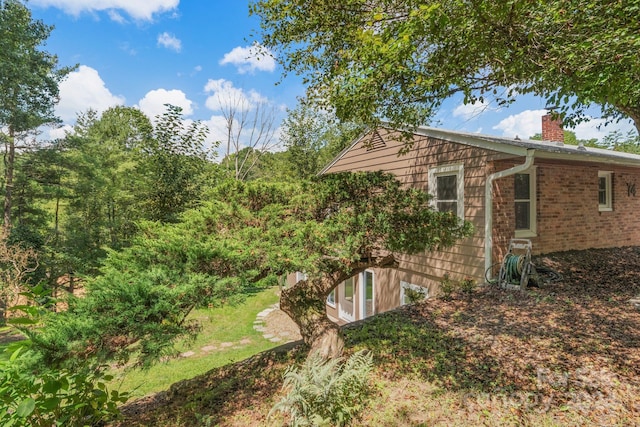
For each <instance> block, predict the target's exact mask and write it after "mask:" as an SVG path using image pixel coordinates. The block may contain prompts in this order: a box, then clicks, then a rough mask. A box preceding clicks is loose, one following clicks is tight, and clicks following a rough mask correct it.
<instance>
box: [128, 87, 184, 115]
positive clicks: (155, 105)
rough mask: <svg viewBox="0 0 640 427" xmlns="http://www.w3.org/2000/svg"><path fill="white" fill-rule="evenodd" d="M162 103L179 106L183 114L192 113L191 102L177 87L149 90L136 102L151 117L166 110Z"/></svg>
mask: <svg viewBox="0 0 640 427" xmlns="http://www.w3.org/2000/svg"><path fill="white" fill-rule="evenodd" d="M164 104H171V105H175V106H177V107H181V108H182V114H183V115H185V116H190V115H191V114H193V107H192V106H193V102H192V101H190V100H189V99H188V98H187V95H186V94H185V93H184V92H183V91H181V90H177V89H173V90H166V89H156V90H152V91H149V92H147V94H146V95H145V96H144V98H142V99H141V100H140V101H139V102H138V105H137V107H138V108H140V110H142V112H143V113H145V114H146V115H147V116H148V117H150V118H151V119H153V118H155V117H156V116H159V115H162V114H163V113H164V112H165V111H167V107H165V106H164Z"/></svg>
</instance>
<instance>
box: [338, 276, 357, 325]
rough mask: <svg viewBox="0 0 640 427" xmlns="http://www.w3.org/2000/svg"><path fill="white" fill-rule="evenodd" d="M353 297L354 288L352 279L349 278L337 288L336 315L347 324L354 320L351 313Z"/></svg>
mask: <svg viewBox="0 0 640 427" xmlns="http://www.w3.org/2000/svg"><path fill="white" fill-rule="evenodd" d="M354 297H355V286H354V280H353V277H351V278H350V279H347V280H345V281H344V282H342V283H340V285H339V286H338V315H339V316H340V318H341V319H343V320H346V321H347V322H353V321H354V320H355V317H354V312H353V300H354Z"/></svg>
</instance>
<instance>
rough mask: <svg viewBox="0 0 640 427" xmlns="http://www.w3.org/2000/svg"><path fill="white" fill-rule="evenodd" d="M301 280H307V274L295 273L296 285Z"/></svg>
mask: <svg viewBox="0 0 640 427" xmlns="http://www.w3.org/2000/svg"><path fill="white" fill-rule="evenodd" d="M301 280H307V273H303V272H301V271H296V283H298V282H299V281H301Z"/></svg>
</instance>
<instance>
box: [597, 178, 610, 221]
mask: <svg viewBox="0 0 640 427" xmlns="http://www.w3.org/2000/svg"><path fill="white" fill-rule="evenodd" d="M612 175H613V173H612V172H609V171H599V172H598V210H600V212H607V211H612V210H613V203H612V200H613V197H612V191H611V189H612V185H611V181H612V179H611V177H612Z"/></svg>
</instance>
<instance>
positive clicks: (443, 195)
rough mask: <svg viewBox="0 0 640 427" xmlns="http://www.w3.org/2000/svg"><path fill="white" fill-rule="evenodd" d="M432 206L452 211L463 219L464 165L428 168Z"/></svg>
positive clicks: (439, 209)
mask: <svg viewBox="0 0 640 427" xmlns="http://www.w3.org/2000/svg"><path fill="white" fill-rule="evenodd" d="M429 192H430V193H431V195H432V196H433V198H432V200H431V204H432V206H433V207H434V208H435V209H436V210H438V211H440V212H453V213H454V214H456V215H458V217H460V219H464V167H463V165H461V164H459V165H446V166H436V167H433V168H429Z"/></svg>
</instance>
